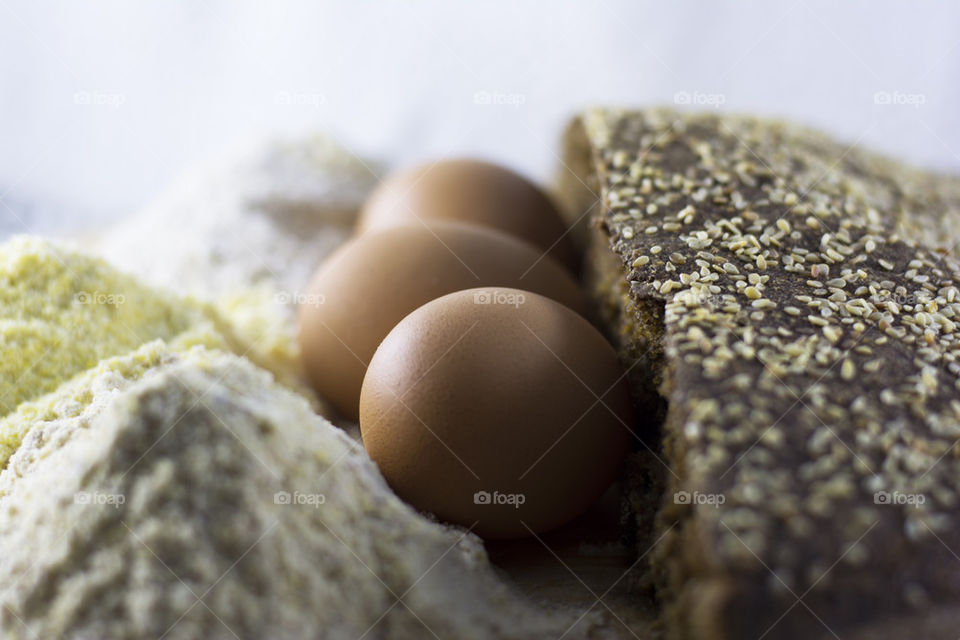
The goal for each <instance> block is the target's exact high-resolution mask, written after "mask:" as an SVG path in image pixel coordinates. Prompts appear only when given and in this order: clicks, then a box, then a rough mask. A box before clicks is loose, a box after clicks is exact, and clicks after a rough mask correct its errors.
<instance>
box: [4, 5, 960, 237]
mask: <svg viewBox="0 0 960 640" xmlns="http://www.w3.org/2000/svg"><path fill="white" fill-rule="evenodd" d="M594 104H603V105H624V106H644V105H653V104H662V105H674V104H676V105H678V106H681V107H683V108H689V109H719V110H723V111H737V112H753V113H760V114H767V115H776V116H783V117H788V118H792V119H795V120H797V121H800V122H803V123H806V124H810V125H815V126H819V127H822V128H824V129H826V130H828V131H830V132H832V133H834V134H836V135H838V136H839V137H841V138H842V139H843V140H846V141H848V142H851V143H853V142H859V143H861V144H864V145H867V146H869V147H872V148H874V149H878V150H881V151H884V152H887V153H890V154H894V155H898V156H901V157H903V158H905V159H907V160H909V161H911V162H913V163H915V164H919V165H922V166H926V167H931V168H936V169H939V170H944V171H950V172H960V123H958V118H957V105H958V104H960V3H953V2H933V1H920V2H909V3H906V2H902V1H899V0H897V1H876V0H871V1H861V2H843V3H838V2H829V1H820V0H795V1H794V0H783V1H779V2H770V1H741V2H736V3H734V2H722V3H721V2H707V1H703V2H692V1H688V2H666V1H665V0H658V1H656V2H636V1H626V0H625V1H622V2H621V1H617V0H585V1H582V2H549V3H548V2H533V1H523V0H509V1H505V2H499V1H487V2H482V3H480V2H475V3H466V2H450V1H447V2H441V1H439V0H423V1H419V2H400V1H390V2H372V1H356V2H346V1H343V2H309V3H308V2H285V1H279V2H270V3H263V2H253V1H249V2H238V1H233V0H184V1H179V2H172V1H166V2H129V1H126V0H117V1H104V0H88V1H85V2H74V1H66V0H64V1H53V2H51V1H39V2H38V1H36V0H0V142H2V152H0V235H3V234H6V233H11V232H24V231H27V230H30V231H36V232H50V231H58V230H65V229H74V228H82V227H83V226H86V225H92V224H100V223H103V222H105V221H109V220H113V219H117V218H119V217H122V216H124V215H129V214H130V213H132V212H135V211H136V210H137V209H139V208H140V207H141V206H143V205H144V204H145V203H147V202H149V201H150V199H151V198H153V197H154V196H156V195H157V194H158V193H159V192H161V191H162V190H163V189H164V187H165V186H167V185H168V184H169V183H170V182H171V181H172V180H173V179H174V178H176V177H177V176H178V175H180V174H182V173H183V172H185V171H186V170H188V169H189V167H191V166H193V165H195V164H196V163H198V162H200V161H202V160H203V159H204V158H207V157H209V156H211V155H213V154H216V153H218V152H220V151H222V150H223V149H225V148H229V147H231V146H233V145H236V144H237V143H238V142H239V141H242V140H246V139H250V138H257V137H261V136H265V135H276V134H284V135H299V134H301V133H302V132H308V131H313V130H318V129H319V130H321V131H331V132H333V133H334V134H335V135H336V136H337V137H338V138H339V139H340V141H341V142H343V143H344V144H345V145H347V146H348V147H349V148H351V149H352V150H354V151H355V152H356V153H357V154H359V155H361V156H363V157H371V158H373V159H375V160H379V161H382V162H384V163H385V164H386V166H392V165H397V164H405V163H409V162H414V161H418V160H422V159H425V158H427V157H435V156H447V155H459V154H472V155H478V156H482V157H487V158H490V159H494V160H497V161H500V162H503V163H505V164H507V165H510V166H513V167H514V168H517V169H519V170H521V171H523V172H525V173H527V174H528V175H530V176H532V177H534V178H536V179H540V180H545V179H548V178H549V177H550V176H551V175H552V173H553V172H554V170H555V167H556V165H557V162H558V159H557V154H558V152H559V145H560V135H561V133H562V130H563V127H564V125H565V123H566V122H567V121H568V119H569V118H570V117H571V116H572V115H573V114H574V113H575V112H576V111H577V110H578V109H580V108H582V107H584V106H588V105H594Z"/></svg>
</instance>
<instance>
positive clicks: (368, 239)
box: [298, 222, 584, 419]
mask: <svg viewBox="0 0 960 640" xmlns="http://www.w3.org/2000/svg"><path fill="white" fill-rule="evenodd" d="M479 286H506V287H522V288H524V289H527V290H530V291H533V292H536V293H541V294H543V295H546V296H549V297H551V298H553V299H555V300H557V301H558V302H560V303H562V304H564V305H567V306H568V307H570V308H572V309H574V310H575V311H577V312H583V311H584V301H583V296H582V293H581V292H580V289H579V288H578V286H577V283H576V282H575V281H574V280H573V278H572V277H571V276H570V275H569V273H568V272H567V271H566V270H565V269H564V268H563V267H561V266H560V265H559V264H557V263H556V262H555V261H554V260H553V259H552V258H550V257H548V256H545V255H543V253H542V252H541V251H540V250H539V249H537V248H535V247H533V246H532V245H530V244H529V243H527V242H524V241H522V240H519V239H517V238H514V237H513V236H510V235H507V234H505V233H502V232H500V231H496V230H494V229H489V228H486V227H481V226H478V225H468V224H462V223H454V222H435V223H430V224H429V225H422V224H416V225H411V226H403V227H394V228H390V229H384V230H381V231H377V232H371V233H367V234H364V235H361V236H358V237H356V238H354V239H353V240H351V241H350V242H348V243H347V244H345V245H344V246H343V247H341V248H340V249H338V250H337V251H336V252H335V253H334V254H333V255H331V256H330V258H329V259H328V260H327V261H326V262H324V264H323V265H321V266H320V268H319V269H318V271H317V272H316V274H315V275H314V277H313V280H312V282H311V284H310V287H309V292H308V295H306V296H304V300H306V301H307V303H306V304H302V305H300V308H299V310H298V315H299V342H300V348H301V352H302V356H303V362H304V366H305V369H306V372H307V374H308V377H309V378H310V380H311V382H312V384H313V386H314V388H315V389H316V391H317V392H318V393H319V394H320V395H321V396H323V397H325V398H326V399H327V400H329V401H330V402H331V403H332V404H333V405H334V406H335V407H336V408H337V410H338V411H339V412H340V413H342V414H343V415H344V416H345V417H348V418H352V419H356V418H357V415H358V408H359V399H360V385H361V384H362V382H363V375H364V372H365V371H366V368H367V364H368V363H369V362H370V359H371V358H372V357H373V353H374V351H376V349H377V346H378V345H379V344H380V341H381V340H383V338H384V337H386V335H387V334H388V333H389V332H390V330H391V329H393V327H394V326H395V325H396V324H397V323H398V322H400V321H401V320H402V319H403V318H404V316H406V315H407V314H408V313H410V312H411V311H413V310H414V309H416V308H417V307H419V306H421V305H423V304H424V303H427V302H429V301H430V300H433V299H434V298H438V297H440V296H443V295H445V294H448V293H451V292H454V291H458V290H461V289H468V288H472V287H479Z"/></svg>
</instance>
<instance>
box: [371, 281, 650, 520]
mask: <svg viewBox="0 0 960 640" xmlns="http://www.w3.org/2000/svg"><path fill="white" fill-rule="evenodd" d="M633 425H634V412H633V407H632V404H631V401H630V396H629V391H628V387H627V384H626V381H625V376H624V375H623V371H622V369H621V367H620V364H619V361H618V359H617V356H616V353H615V352H614V350H613V349H612V348H611V347H610V345H609V344H608V343H607V341H606V340H605V339H604V338H603V336H602V335H601V334H600V333H599V332H598V331H597V330H596V329H595V328H594V327H593V326H592V325H591V324H590V323H589V322H587V321H586V320H585V319H584V318H583V317H581V316H579V315H577V314H576V313H574V312H573V311H571V310H570V309H569V308H567V307H565V306H563V305H561V304H558V303H557V302H555V301H553V300H551V299H549V298H546V297H544V296H540V295H537V294H534V293H530V292H525V291H519V290H516V289H504V288H496V289H489V288H479V289H470V290H466V291H460V292H456V293H452V294H449V295H446V296H443V297H442V298H438V299H436V300H434V301H432V302H429V303H427V304H425V305H424V306H422V307H420V308H419V309H417V310H416V311H414V312H413V313H411V314H410V315H408V316H407V317H406V318H404V319H403V321H402V322H400V323H399V324H398V325H397V326H396V327H395V328H394V329H393V330H392V331H391V332H390V334H389V335H388V336H387V337H386V339H385V340H384V341H383V342H382V344H381V345H380V347H379V349H377V352H376V354H375V355H374V357H373V361H372V362H371V363H370V367H369V368H368V370H367V375H366V378H365V379H364V382H363V390H362V393H361V397H360V430H361V434H362V437H363V444H364V446H365V447H366V449H367V451H368V452H369V454H370V456H371V457H372V458H373V460H375V461H376V462H377V464H378V465H379V467H380V470H381V472H382V473H383V475H384V477H385V478H386V479H387V481H388V482H389V483H390V485H391V487H392V488H393V489H394V490H395V491H396V492H397V494H398V495H399V496H400V497H401V498H403V499H404V500H406V501H407V502H409V503H410V504H412V505H413V506H415V507H417V508H418V509H421V510H424V511H429V512H432V513H434V514H436V515H437V516H438V517H440V518H441V519H444V520H447V521H449V522H453V523H456V524H460V525H463V526H465V527H472V529H473V530H474V531H475V532H477V533H478V534H480V535H481V536H483V537H486V538H511V537H518V536H525V535H529V534H530V533H531V532H542V531H547V530H549V529H552V528H554V527H557V526H559V525H562V524H564V523H565V522H568V521H570V520H571V519H573V518H575V517H576V516H577V515H579V514H580V513H582V512H583V511H584V510H586V509H587V508H588V507H589V506H590V505H591V504H592V503H593V502H595V501H596V499H597V498H598V497H599V496H600V494H601V493H602V492H603V491H604V489H605V488H606V487H607V486H609V484H610V482H611V481H612V480H613V479H614V478H615V477H616V475H617V473H618V469H619V468H620V465H621V463H622V461H623V458H624V456H625V455H626V452H627V450H628V446H629V443H630V440H631V438H632V437H633V436H632V429H633ZM511 497H512V498H511Z"/></svg>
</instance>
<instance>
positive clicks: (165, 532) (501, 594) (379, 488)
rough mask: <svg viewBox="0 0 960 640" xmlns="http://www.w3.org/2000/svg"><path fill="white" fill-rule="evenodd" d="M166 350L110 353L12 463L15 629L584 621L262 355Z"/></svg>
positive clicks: (0, 514) (528, 626) (241, 630)
mask: <svg viewBox="0 0 960 640" xmlns="http://www.w3.org/2000/svg"><path fill="white" fill-rule="evenodd" d="M158 348H159V347H158ZM160 360H161V362H160V363H159V364H158V365H157V366H155V367H153V368H151V369H149V370H148V371H147V372H146V373H144V374H143V375H142V376H138V377H132V378H126V377H124V376H122V375H118V373H119V372H121V371H122V370H123V367H112V368H110V370H109V371H104V372H103V374H102V376H100V377H98V379H99V380H100V381H101V382H104V383H105V384H100V382H94V383H93V384H91V385H88V386H87V387H86V388H87V389H88V390H89V391H92V393H93V398H91V399H90V400H89V402H87V404H86V409H85V410H82V411H79V412H78V411H77V410H76V407H73V408H70V406H71V402H70V398H69V397H64V399H63V400H64V402H63V406H64V412H63V415H62V416H58V417H55V418H53V419H51V420H49V421H47V423H46V424H45V425H44V426H43V428H42V429H36V430H34V431H33V432H31V435H30V437H29V438H28V440H27V441H26V442H25V443H24V445H23V446H22V447H21V449H20V450H19V451H18V452H17V453H16V454H15V455H14V456H13V458H12V459H11V461H10V464H9V466H8V467H7V468H6V469H5V470H4V471H3V473H2V475H0V585H3V587H2V589H0V605H2V606H0V632H2V635H3V637H5V638H11V639H18V638H37V637H40V638H121V637H122V638H129V639H133V640H136V639H139V638H144V639H147V638H149V639H150V640H154V639H155V638H157V637H160V636H163V637H164V638H170V639H176V638H191V639H193V638H207V639H211V640H212V639H218V638H235V637H240V638H278V639H283V638H320V637H324V638H359V637H368V638H426V637H432V635H433V634H436V635H437V636H439V637H442V638H460V639H469V638H517V639H518V640H519V639H535V638H551V639H553V638H557V637H559V636H560V635H561V634H563V633H564V632H565V631H566V630H567V628H568V627H569V625H570V624H571V623H573V622H574V620H575V617H574V615H573V614H571V613H561V612H549V611H547V610H545V609H543V608H540V607H537V606H534V605H532V604H531V603H529V602H527V601H525V600H524V599H523V598H522V597H521V596H519V595H518V594H517V593H515V592H514V591H513V590H511V589H510V588H508V587H507V586H505V585H504V584H503V583H501V582H500V581H499V580H498V579H497V578H496V577H495V576H494V574H493V571H492V570H491V568H490V566H489V564H488V561H487V559H486V556H485V554H484V552H483V549H482V545H481V544H480V542H479V540H478V539H477V538H476V537H474V536H472V535H470V534H467V533H465V532H462V531H457V530H454V529H450V528H447V527H444V526H442V525H439V524H435V523H432V522H430V521H428V520H426V519H425V518H423V517H421V516H419V515H418V514H416V513H415V512H414V511H413V510H412V509H410V508H409V507H408V506H406V505H405V504H404V503H402V502H401V501H400V500H399V499H398V498H396V497H395V496H394V495H393V493H392V492H391V491H390V490H389V489H388V488H387V486H386V484H385V482H384V480H383V479H382V477H381V476H380V474H379V472H378V471H377V469H376V466H375V465H374V464H373V463H372V462H371V461H370V459H369V458H368V457H367V456H366V455H365V454H364V452H363V451H362V449H361V448H360V446H359V445H357V444H356V443H355V442H354V441H353V440H351V439H350V438H349V437H348V436H346V435H345V434H344V433H343V432H342V431H341V430H339V429H337V428H336V427H334V426H332V425H331V424H330V423H328V422H327V421H325V420H324V419H323V418H321V417H319V416H317V415H316V414H315V413H314V412H313V411H312V410H311V408H310V406H309V405H308V404H307V402H306V401H305V400H304V399H303V398H301V397H300V396H298V395H296V394H294V393H292V392H290V391H288V390H286V389H284V388H282V387H280V386H278V385H276V384H274V383H273V382H272V381H271V379H270V376H269V374H267V373H266V372H264V371H262V370H260V369H257V368H256V367H255V366H253V365H252V364H250V363H249V362H248V361H246V360H244V359H242V358H238V357H236V356H233V355H227V354H224V353H221V352H216V351H208V350H206V349H203V348H200V347H197V348H195V349H192V350H190V351H188V352H185V353H180V354H177V353H173V352H171V353H168V354H166V355H165V356H164V357H163V358H160ZM66 395H69V394H66ZM197 397H202V398H203V401H202V402H197ZM286 496H289V497H290V500H289V502H290V503H287V500H286V499H285V497H286ZM303 496H308V497H306V498H305V497H303ZM398 601H399V602H398ZM584 622H586V624H584ZM599 622H600V621H599V619H598V617H589V616H588V618H587V619H586V621H581V622H580V624H579V625H578V626H577V628H576V630H575V631H574V632H572V633H571V634H568V635H567V636H566V637H571V636H573V637H585V636H581V635H580V634H581V633H583V634H587V633H589V632H590V629H589V627H594V624H599ZM164 634H165V635H164ZM364 634H366V635H365V636H364Z"/></svg>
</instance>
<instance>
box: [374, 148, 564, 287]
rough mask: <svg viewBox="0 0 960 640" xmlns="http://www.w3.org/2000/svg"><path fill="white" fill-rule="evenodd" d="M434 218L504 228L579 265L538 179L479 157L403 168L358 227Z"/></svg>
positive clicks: (386, 184) (376, 196)
mask: <svg viewBox="0 0 960 640" xmlns="http://www.w3.org/2000/svg"><path fill="white" fill-rule="evenodd" d="M429 220H456V221H460V222H472V223H474V224H482V225H485V226H489V227H494V228H496V229H500V230H501V231H505V232H506V233H509V234H512V235H515V236H517V237H518V238H523V239H524V240H526V241H527V242H530V243H531V244H534V245H536V246H538V247H540V248H541V249H542V250H543V251H548V252H549V253H550V255H551V256H553V257H554V258H556V259H557V261H559V262H560V263H561V264H564V265H566V266H567V267H569V268H570V269H572V270H573V271H577V270H578V266H579V265H578V261H577V258H576V256H575V253H574V250H573V245H572V244H571V242H570V239H569V238H567V237H566V226H565V225H564V223H563V220H562V219H561V217H560V213H559V212H558V211H557V209H556V207H554V206H553V204H552V203H551V202H550V199H549V198H548V197H547V196H546V195H545V194H544V193H543V191H541V190H540V189H539V188H537V187H536V185H534V184H533V183H531V182H530V181H529V180H527V179H526V178H524V177H522V176H520V175H518V174H516V173H514V172H513V171H510V170H509V169H505V168H503V167H499V166H497V165H494V164H490V163H487V162H481V161H479V160H444V161H440V162H437V163H431V164H425V165H422V166H419V167H415V168H413V169H408V170H406V171H400V172H398V173H395V174H393V175H392V176H390V177H388V178H387V180H386V181H385V182H384V183H383V184H382V185H380V187H379V188H377V189H376V191H374V192H373V194H372V195H371V196H370V198H369V199H368V200H367V203H366V204H365V205H364V207H363V210H362V211H361V213H360V219H359V222H358V223H357V229H358V231H360V232H366V231H369V230H371V229H382V228H384V227H391V226H396V225H399V224H410V223H411V222H413V223H416V222H417V221H429Z"/></svg>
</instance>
